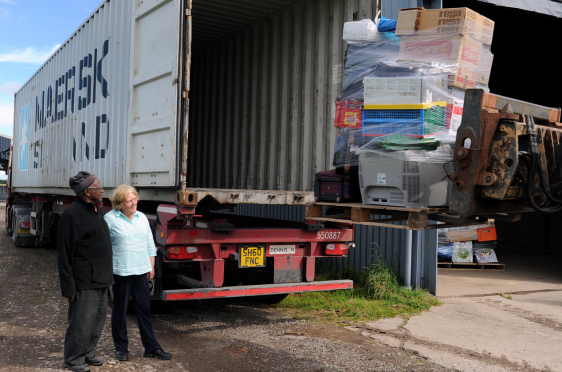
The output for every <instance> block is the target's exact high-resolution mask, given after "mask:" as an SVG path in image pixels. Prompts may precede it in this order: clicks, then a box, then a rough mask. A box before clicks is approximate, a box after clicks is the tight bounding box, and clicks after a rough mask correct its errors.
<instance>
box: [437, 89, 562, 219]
mask: <svg viewBox="0 0 562 372" xmlns="http://www.w3.org/2000/svg"><path fill="white" fill-rule="evenodd" d="M560 114H561V110H560V109H554V108H549V107H543V106H539V105H534V104H531V103H527V102H523V101H518V100H514V99H510V98H506V97H502V96H497V95H493V94H489V93H485V92H484V91H483V90H479V89H473V90H467V92H466V96H465V101H464V111H463V118H462V123H461V125H460V127H459V129H458V132H457V138H456V143H455V150H454V160H453V163H454V173H450V174H449V175H448V176H449V179H450V180H451V181H452V182H453V185H454V187H453V191H452V194H451V198H450V201H449V215H450V217H452V216H456V218H459V219H460V220H461V221H462V220H463V219H467V218H468V217H470V216H486V215H488V216H492V215H495V216H497V217H500V218H504V219H507V220H509V219H510V218H511V219H517V218H514V217H513V216H517V215H520V213H523V212H532V211H533V210H535V211H539V212H544V213H556V212H558V211H562V173H561V167H562V141H561V136H562V124H560ZM559 199H560V200H559ZM510 216H511V217H510ZM497 217H496V218H497Z"/></svg>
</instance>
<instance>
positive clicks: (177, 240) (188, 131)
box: [6, 0, 364, 302]
mask: <svg viewBox="0 0 562 372" xmlns="http://www.w3.org/2000/svg"><path fill="white" fill-rule="evenodd" d="M211 2H212V1H208V0H205V1H200V2H199V1H191V0H143V1H140V0H106V1H103V2H102V3H101V4H100V5H99V7H98V8H97V9H96V10H95V11H94V12H93V13H92V15H91V16H90V17H88V19H86V21H84V23H83V24H82V25H81V26H80V27H79V28H78V29H77V30H76V31H75V33H73V35H72V36H71V37H70V38H69V39H68V40H66V41H65V42H64V43H62V45H61V46H60V48H58V49H57V50H56V51H55V52H54V54H53V55H52V56H51V57H50V58H49V59H48V60H47V62H45V64H44V65H43V66H41V68H40V69H39V70H38V71H37V72H36V73H35V74H34V75H33V76H32V77H31V78H30V79H29V80H28V81H27V82H26V83H25V84H24V85H23V87H22V88H21V89H20V90H19V91H18V92H16V94H15V108H14V110H15V115H14V141H13V147H12V151H11V156H10V162H9V179H8V186H9V187H8V191H9V193H8V197H7V205H6V228H7V231H8V233H9V234H11V235H12V237H13V240H14V242H15V244H16V245H17V246H43V245H46V244H50V243H54V242H56V231H57V226H58V221H59V219H60V216H61V214H62V213H63V212H64V210H65V209H66V208H67V207H68V206H69V205H70V204H71V203H72V202H73V201H74V200H75V197H74V194H73V192H72V190H71V189H70V188H69V187H68V180H69V178H70V177H71V176H73V175H75V174H76V173H78V172H79V171H82V170H84V171H88V172H91V173H94V174H96V176H97V177H98V178H99V179H100V182H101V185H102V187H103V188H104V189H105V191H106V192H105V195H111V193H112V191H113V189H115V188H116V187H117V186H119V185H120V184H123V183H125V184H129V185H132V186H134V187H136V188H137V189H138V191H139V200H140V201H139V207H138V209H139V210H140V211H142V212H144V213H145V214H146V215H147V217H148V218H149V221H150V222H151V226H152V228H153V232H154V240H155V243H156V245H157V247H158V256H157V259H156V275H155V279H154V280H153V281H152V282H151V296H152V297H151V298H152V299H161V300H165V301H175V300H190V299H208V298H221V297H240V296H259V297H256V299H259V300H261V301H264V302H278V301H280V300H282V299H283V298H285V297H286V296H287V295H288V294H289V293H294V292H307V291H322V290H337V289H348V288H352V287H353V283H352V281H349V280H341V281H323V282H315V281H314V277H315V264H316V259H317V258H326V257H343V256H345V255H346V254H347V252H348V249H349V248H351V247H353V232H354V230H353V226H352V225H351V224H346V223H343V224H342V223H337V222H329V221H328V222H323V223H319V222H318V221H314V220H307V221H305V222H295V221H281V220H273V219H266V218H254V217H247V216H237V215H235V214H233V213H232V210H233V209H234V207H235V206H236V205H237V204H267V205H300V206H304V205H305V204H306V203H307V202H312V201H313V193H312V180H313V176H314V173H315V171H318V170H323V169H322V168H323V167H327V166H328V163H329V158H330V152H331V149H332V148H333V146H331V144H332V143H333V142H334V141H335V128H333V127H332V125H331V123H330V122H329V120H326V119H327V118H326V117H324V116H323V115H324V114H319V112H320V111H323V112H327V111H329V105H325V108H322V109H319V107H320V106H322V105H321V103H320V102H319V100H318V99H316V100H315V99H314V97H312V96H313V94H312V93H311V92H312V90H311V89H315V88H317V87H320V88H319V89H320V90H317V91H316V96H318V95H321V96H322V97H323V98H322V99H324V100H326V101H327V102H328V101H329V99H330V94H327V92H328V90H329V89H328V88H326V85H327V84H328V82H327V81H325V80H327V79H324V78H323V77H322V76H320V75H317V80H316V82H315V84H314V85H310V81H309V80H310V79H308V77H307V74H308V73H311V71H312V70H314V71H324V72H325V74H328V73H332V70H330V69H326V68H325V66H320V65H319V64H326V62H323V61H321V57H322V56H319V55H318V54H313V55H310V56H309V57H310V58H311V60H312V61H313V62H311V60H309V59H308V56H307V55H305V54H306V53H305V52H302V55H301V57H302V58H301V60H302V61H304V62H305V65H306V64H309V65H308V66H305V67H304V69H305V70H306V71H304V72H298V71H294V70H291V69H290V68H289V66H288V65H287V64H286V63H285V62H284V61H286V60H287V58H289V56H294V55H293V54H291V52H290V51H289V50H284V49H285V48H284V47H282V45H284V44H283V43H284V42H285V39H283V36H287V35H288V34H289V33H291V34H292V35H299V34H301V33H302V32H303V31H306V32H310V31H308V30H310V29H315V30H316V31H318V33H319V34H320V35H326V22H327V20H331V22H335V23H336V24H335V25H334V29H338V30H341V27H339V25H338V24H337V23H342V24H343V21H344V18H346V17H350V16H351V14H353V13H354V12H353V9H351V8H350V9H347V8H346V7H347V6H349V5H343V4H341V3H340V2H332V1H323V3H324V2H325V3H326V4H317V3H316V2H314V1H310V2H301V1H297V2H295V1H289V0H279V1H275V2H271V3H269V2H268V4H263V5H255V2H252V1H242V2H240V3H239V4H224V3H223V2H217V4H218V3H220V6H221V8H220V9H212V6H211V5H212V4H210V3H211ZM242 3H244V4H242ZM246 3H247V4H246ZM353 3H355V2H353ZM357 3H358V4H359V3H361V2H357ZM198 5H199V6H200V8H199V9H200V12H199V13H197V9H198V8H197V6H198ZM245 5H248V6H253V8H251V9H250V8H248V7H247V6H245ZM324 5H329V8H326V7H325V6H324ZM361 6H364V2H363V5H361ZM228 7H230V8H232V9H231V10H229V9H226V8H228ZM340 8H341V9H340ZM244 9H246V10H244ZM334 9H335V10H334ZM219 10H220V11H219ZM316 10H318V12H317V13H315V11H316ZM230 11H232V12H235V11H236V12H239V14H238V13H233V15H234V14H235V15H236V16H235V17H233V18H229V17H228V13H229V12H230ZM197 14H199V16H200V17H201V18H200V23H199V24H197V22H194V19H196V17H197ZM210 14H216V15H217V16H216V18H209V15H210ZM334 14H338V19H337V20H334V17H333V16H334ZM310 17H314V18H315V19H314V20H313V22H310V20H309V19H308V18H310ZM284 20H291V22H292V23H291V25H292V26H294V27H293V28H292V29H291V30H289V28H288V27H289V26H287V27H285V26H283V21H284ZM193 25H195V27H194V26H193ZM259 30H264V32H265V34H262V33H260V32H259ZM195 31H197V32H195ZM339 32H341V31H339ZM313 36H314V35H309V37H307V38H306V41H303V42H302V43H295V47H294V51H293V52H295V53H301V51H306V50H309V49H310V45H308V44H307V43H308V40H309V38H311V39H314V37H313ZM303 38H304V37H303ZM340 40H341V38H340ZM275 41H277V42H279V47H276V46H273V44H272V43H274V42H275ZM325 42H326V40H324V41H321V40H319V41H318V42H317V43H316V44H317V47H316V48H317V51H318V50H321V51H323V52H324V53H325V54H326V55H330V56H332V57H333V58H335V59H339V58H340V57H341V53H342V48H343V46H342V42H341V41H338V42H335V43H331V44H330V45H337V48H334V49H333V50H332V49H331V48H329V49H326V50H322V49H323V45H324V44H325ZM297 44H298V46H297ZM268 45H270V47H268ZM221 48H223V49H224V48H226V49H227V50H226V52H225V53H224V54H222V56H224V58H220V56H221V54H218V53H219V52H220V51H221ZM243 48H253V53H250V54H251V55H253V56H254V57H253V58H252V59H250V60H249V61H248V62H247V63H246V61H245V60H243V58H242V54H241V53H242V52H243V51H242V49H243ZM297 49H298V50H299V51H297ZM285 53H288V54H285ZM213 56H215V57H213ZM192 58H193V61H194V62H193V64H192ZM275 59H276V60H277V61H279V64H277V62H276V60H275ZM231 61H233V62H234V64H231V63H230V62H231ZM311 63H315V64H316V69H315V68H313V67H312V65H310V64H311ZM327 63H329V61H327ZM244 64H246V67H243V68H241V66H244ZM252 64H253V65H256V66H257V65H260V64H261V65H264V66H265V65H266V64H267V66H275V68H276V69H277V70H276V71H273V70H271V69H270V70H271V71H270V73H271V74H272V75H273V74H279V76H280V78H279V81H276V80H275V79H273V80H272V79H270V78H269V77H268V76H265V75H264V76H255V74H254V72H253V71H252V69H251V66H252ZM194 66H197V67H194ZM336 67H337V66H335V67H334V68H336ZM268 68H269V67H268ZM311 68H312V70H311ZM264 69H265V68H263V69H259V71H263V70H264ZM215 70H216V74H213V73H211V72H212V71H215ZM240 71H242V72H243V75H242V76H240V74H239V72H240ZM334 71H335V70H334ZM287 74H289V75H291V76H292V80H291V82H290V84H289V83H288V82H287V81H286V77H285V75H287ZM334 74H335V76H336V75H337V71H336V72H335V73H334ZM204 77H205V78H204ZM192 80H196V81H197V88H196V91H193V90H192V89H191V82H192ZM266 81H267V84H266V83H265V82H266ZM301 81H303V82H304V81H308V83H307V84H309V85H305V84H304V83H302V84H301ZM236 82H240V84H241V85H240V86H238V85H237V84H236ZM334 82H335V83H334V84H337V83H338V82H337V81H336V80H334ZM266 85H267V86H266ZM334 86H335V85H334ZM232 87H235V88H232ZM227 88H228V89H227ZM254 88H256V89H254ZM289 89H293V90H294V89H299V90H302V91H303V92H304V93H302V98H303V100H305V101H306V102H308V101H310V99H311V97H312V100H313V101H314V100H315V103H314V104H312V105H310V104H309V103H306V102H305V103H303V104H302V106H299V107H301V109H300V110H301V111H302V114H303V115H302V117H299V118H298V121H299V123H298V125H295V120H297V119H296V118H295V116H294V113H295V112H296V111H295V112H293V111H291V110H294V108H295V107H296V106H297V105H299V104H298V103H296V102H293V101H291V100H288V99H287V96H288V90H289ZM331 91H332V93H333V94H334V95H335V94H336V93H337V89H336V88H334V87H332V88H331ZM307 92H308V93H307ZM307 94H309V95H310V97H309V96H307ZM264 97H266V98H264ZM216 102H225V104H224V105H218V106H217V104H216ZM305 106H306V107H305ZM208 107H212V110H211V111H209V109H208ZM242 107H244V108H242ZM247 107H250V108H251V109H250V110H247V109H246V108H247ZM206 108H207V109H206ZM215 108H216V109H215ZM311 108H312V109H311ZM314 108H315V109H314ZM276 110H277V111H276ZM250 111H251V112H250ZM297 111H298V110H297ZM301 111H299V112H301ZM297 113H298V112H297ZM265 114H267V117H265V116H264V115H265ZM272 118H273V119H272ZM232 120H234V122H233V121H232ZM301 120H302V122H301ZM273 121H276V122H275V125H274V124H273ZM230 123H234V124H233V125H230ZM192 134H193V135H192ZM197 158H200V159H202V160H197ZM216 187H219V188H216ZM103 208H104V211H106V212H107V211H109V210H110V209H111V204H110V202H109V200H107V199H104V204H103Z"/></svg>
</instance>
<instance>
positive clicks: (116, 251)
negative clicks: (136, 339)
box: [104, 185, 172, 361]
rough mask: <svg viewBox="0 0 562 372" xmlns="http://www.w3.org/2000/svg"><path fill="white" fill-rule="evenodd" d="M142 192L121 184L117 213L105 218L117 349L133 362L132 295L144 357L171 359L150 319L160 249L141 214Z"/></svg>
mask: <svg viewBox="0 0 562 372" xmlns="http://www.w3.org/2000/svg"><path fill="white" fill-rule="evenodd" d="M138 196H139V194H138V192H137V190H135V188H134V187H131V186H128V185H121V186H119V187H118V188H117V189H116V190H115V193H114V194H113V197H112V198H111V204H112V205H113V210H112V211H111V212H109V213H107V214H106V215H105V217H104V218H105V221H106V222H107V225H108V226H109V233H110V236H111V244H112V246H113V278H114V280H115V284H114V285H113V313H112V315H111V333H112V335H113V343H114V344H115V349H116V350H117V355H116V358H117V359H118V360H120V361H126V360H129V357H128V354H129V351H128V346H129V340H128V338H127V323H126V313H127V305H128V304H129V296H130V297H131V298H132V304H133V308H134V309H135V314H136V315H137V320H138V324H139V330H140V334H141V341H142V345H143V346H144V354H143V356H144V357H147V358H158V359H164V360H168V359H171V358H172V354H170V353H167V352H165V351H164V350H162V348H161V347H160V344H159V343H158V341H157V340H156V337H155V336H154V330H153V329H152V319H151V318H150V292H149V289H148V282H149V281H150V280H152V278H154V259H155V257H156V246H155V245H154V240H153V238H152V232H151V229H150V224H149V223H148V219H147V218H146V216H145V215H144V214H143V213H142V212H139V211H137V203H138Z"/></svg>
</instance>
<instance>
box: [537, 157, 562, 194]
mask: <svg viewBox="0 0 562 372" xmlns="http://www.w3.org/2000/svg"><path fill="white" fill-rule="evenodd" d="M537 159H538V155H537ZM537 163H538V161H537ZM537 165H538V164H537ZM537 168H538V169H539V177H540V179H541V186H542V190H543V192H544V194H545V195H546V197H547V198H548V200H550V201H551V202H554V203H562V200H558V199H556V198H555V197H554V196H552V194H551V193H550V191H549V190H548V189H547V188H546V185H547V183H548V180H547V178H546V175H545V171H544V169H542V167H541V166H540V165H538V166H537Z"/></svg>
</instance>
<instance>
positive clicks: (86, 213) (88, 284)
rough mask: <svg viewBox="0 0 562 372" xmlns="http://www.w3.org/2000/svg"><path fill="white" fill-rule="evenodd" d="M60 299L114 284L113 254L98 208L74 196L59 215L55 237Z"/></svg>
mask: <svg viewBox="0 0 562 372" xmlns="http://www.w3.org/2000/svg"><path fill="white" fill-rule="evenodd" d="M57 258H58V264H59V276H60V285H61V289H62V295H63V296H64V297H70V296H72V295H75V294H76V291H78V290H84V289H96V288H105V287H108V286H110V285H112V284H113V250H112V247H111V237H110V236H109V228H108V227H107V223H106V222H105V220H104V219H103V213H102V211H101V208H98V211H97V212H96V210H95V206H94V204H92V203H86V202H85V201H84V200H83V199H82V198H81V197H79V196H77V197H76V201H74V203H72V204H70V206H69V207H68V208H67V209H66V211H65V212H64V213H63V214H62V216H61V219H60V221H59V228H58V234H57Z"/></svg>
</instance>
